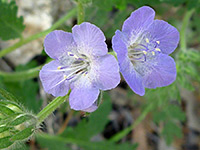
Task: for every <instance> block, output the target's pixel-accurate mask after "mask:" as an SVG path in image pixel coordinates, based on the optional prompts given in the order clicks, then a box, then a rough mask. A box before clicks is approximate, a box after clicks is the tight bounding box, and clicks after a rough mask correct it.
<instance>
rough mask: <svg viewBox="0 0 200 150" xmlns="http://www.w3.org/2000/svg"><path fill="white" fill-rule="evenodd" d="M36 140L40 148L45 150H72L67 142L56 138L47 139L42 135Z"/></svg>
mask: <svg viewBox="0 0 200 150" xmlns="http://www.w3.org/2000/svg"><path fill="white" fill-rule="evenodd" d="M46 136H49V135H46ZM36 139H37V142H38V143H39V144H40V146H41V147H42V148H44V149H45V148H48V150H71V148H70V147H68V146H67V144H66V142H63V141H60V140H58V139H57V138H56V137H55V138H47V137H44V136H42V135H39V136H37V138H36Z"/></svg>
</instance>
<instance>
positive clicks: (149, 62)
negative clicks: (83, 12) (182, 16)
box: [112, 6, 179, 96]
mask: <svg viewBox="0 0 200 150" xmlns="http://www.w3.org/2000/svg"><path fill="white" fill-rule="evenodd" d="M154 17H155V12H154V10H153V9H152V8H150V7H147V6H144V7H141V8H139V9H137V10H136V11H134V12H133V13H132V14H131V16H130V17H129V18H128V19H126V20H125V22H124V24H123V27H122V31H119V30H117V31H116V33H115V35H114V37H113V39H112V44H113V49H114V51H115V52H116V53H117V57H118V61H119V66H120V71H121V73H122V75H123V76H124V78H125V80H126V82H127V83H128V85H129V86H130V87H131V89H132V90H133V91H134V92H135V93H136V94H139V95H141V96H143V95H144V94H145V88H156V87H162V86H167V85H169V84H171V83H172V82H173V81H174V80H175V79H176V65H175V62H174V60H173V59H172V58H171V57H170V56H168V55H169V54H171V53H172V52H173V51H174V50H175V49H176V47H177V45H178V42H179V32H178V31H177V29H176V28H174V27H173V26H171V25H170V24H168V23H167V22H165V21H162V20H154Z"/></svg>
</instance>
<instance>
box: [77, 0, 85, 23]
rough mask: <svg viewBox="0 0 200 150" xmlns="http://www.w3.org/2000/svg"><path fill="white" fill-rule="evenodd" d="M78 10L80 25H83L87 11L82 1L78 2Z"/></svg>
mask: <svg viewBox="0 0 200 150" xmlns="http://www.w3.org/2000/svg"><path fill="white" fill-rule="evenodd" d="M77 9H78V10H77V18H78V24H81V23H82V22H83V21H84V19H85V10H84V6H83V4H82V3H81V2H80V0H79V1H78V2H77Z"/></svg>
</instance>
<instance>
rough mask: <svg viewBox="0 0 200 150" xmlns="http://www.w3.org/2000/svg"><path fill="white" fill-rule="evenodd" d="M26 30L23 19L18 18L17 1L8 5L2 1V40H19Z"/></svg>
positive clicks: (0, 34) (0, 22)
mask: <svg viewBox="0 0 200 150" xmlns="http://www.w3.org/2000/svg"><path fill="white" fill-rule="evenodd" d="M24 28H25V26H24V25H23V18H22V17H17V6H16V3H15V1H11V2H10V3H7V2H3V1H2V0H0V38H1V39H2V40H10V39H15V38H19V37H21V34H22V32H23V31H24Z"/></svg>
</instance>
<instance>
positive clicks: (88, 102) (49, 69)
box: [40, 22, 120, 112]
mask: <svg viewBox="0 0 200 150" xmlns="http://www.w3.org/2000/svg"><path fill="white" fill-rule="evenodd" d="M44 47H45V51H46V53H47V54H48V55H49V56H50V57H51V58H53V59H54V60H53V61H51V62H50V63H48V64H46V65H45V66H44V67H43V68H42V70H41V71H40V79H41V81H42V85H43V87H44V90H45V91H46V92H47V93H49V94H52V95H53V96H64V95H66V94H67V93H68V91H69V89H70V88H71V93H70V96H69V103H70V106H71V108H72V109H74V110H83V111H88V112H92V111H94V110H96V108H97V105H96V101H97V99H98V95H99V91H100V90H109V89H112V88H115V87H116V86H117V85H118V84H119V82H120V75H119V67H118V63H117V61H116V59H115V58H114V56H112V55H109V54H107V53H108V49H107V45H106V43H105V36H104V34H103V32H102V31H101V30H100V29H99V28H98V27H96V26H95V25H93V24H90V23H86V22H84V23H82V24H81V25H75V26H74V27H73V28H72V33H69V32H64V31H59V30H57V31H53V32H51V33H49V34H48V35H47V36H46V38H45V40H44Z"/></svg>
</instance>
